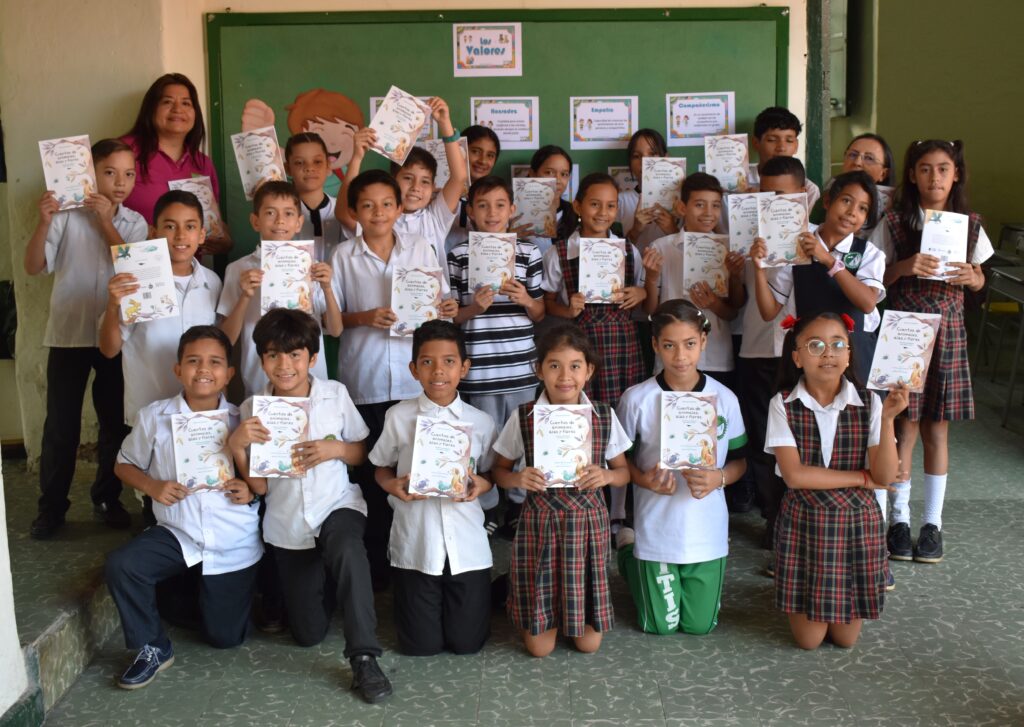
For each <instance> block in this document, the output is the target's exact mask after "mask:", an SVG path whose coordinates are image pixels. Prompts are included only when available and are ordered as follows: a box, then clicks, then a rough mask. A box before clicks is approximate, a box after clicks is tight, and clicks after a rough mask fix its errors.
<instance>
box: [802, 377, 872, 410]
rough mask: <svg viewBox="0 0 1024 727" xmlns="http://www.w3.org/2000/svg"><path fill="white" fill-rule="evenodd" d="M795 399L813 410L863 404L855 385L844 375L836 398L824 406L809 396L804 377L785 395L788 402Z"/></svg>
mask: <svg viewBox="0 0 1024 727" xmlns="http://www.w3.org/2000/svg"><path fill="white" fill-rule="evenodd" d="M796 399H799V400H800V402H801V403H802V404H803V405H804V406H806V407H807V408H808V409H810V410H811V411H815V412H822V413H824V412H829V411H842V410H843V409H845V408H846V407H847V406H864V401H863V400H862V399H861V398H860V394H858V393H857V387H856V386H854V385H853V382H852V381H850V380H849V379H848V378H846V377H845V376H844V377H843V385H842V386H841V387H840V389H839V393H838V394H836V398H835V399H833V400H832V401H831V402H830V403H829V404H827V405H826V406H822V405H821V404H820V403H818V400H817V399H815V398H814V397H813V396H811V394H810V392H808V391H807V388H806V387H805V386H804V377H803V376H801V377H800V381H798V382H797V384H796V386H795V387H794V388H793V391H791V392H790V394H789V396H787V397H786V403H787V404H789V403H791V402H793V401H795V400H796Z"/></svg>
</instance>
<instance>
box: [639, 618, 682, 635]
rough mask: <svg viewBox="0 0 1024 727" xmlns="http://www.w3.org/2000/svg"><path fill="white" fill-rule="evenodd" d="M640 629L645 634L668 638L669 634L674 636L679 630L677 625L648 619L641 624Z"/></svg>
mask: <svg viewBox="0 0 1024 727" xmlns="http://www.w3.org/2000/svg"><path fill="white" fill-rule="evenodd" d="M640 628H642V629H643V631H644V633H645V634H654V635H655V636H668V635H669V634H674V633H675V632H676V631H678V630H679V624H678V623H668V622H667V621H658V620H655V619H650V620H648V621H646V622H644V623H641V624H640Z"/></svg>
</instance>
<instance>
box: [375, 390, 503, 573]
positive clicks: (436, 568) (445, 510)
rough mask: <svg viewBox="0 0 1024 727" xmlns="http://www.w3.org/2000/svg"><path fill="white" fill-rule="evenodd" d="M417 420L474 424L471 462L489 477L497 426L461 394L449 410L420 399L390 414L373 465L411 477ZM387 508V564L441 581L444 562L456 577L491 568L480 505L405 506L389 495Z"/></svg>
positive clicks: (436, 500) (435, 501) (436, 502)
mask: <svg viewBox="0 0 1024 727" xmlns="http://www.w3.org/2000/svg"><path fill="white" fill-rule="evenodd" d="M417 416H426V417H433V418H435V419H445V420H448V421H464V422H469V423H470V424H472V425H473V434H472V441H471V448H470V456H471V457H473V459H474V461H475V462H476V468H475V471H476V472H477V473H481V472H489V471H490V469H491V461H492V458H493V455H492V453H491V447H492V445H493V444H494V421H493V420H492V419H491V416H490V414H486V413H484V412H482V411H480V410H479V409H477V408H476V407H473V406H470V405H469V404H467V403H465V402H464V401H462V399H461V398H459V396H458V395H457V394H456V396H455V400H454V401H453V402H452V403H451V404H449V405H448V406H438V405H437V404H435V403H434V402H432V401H431V400H430V399H428V398H427V395H426V394H420V395H419V396H417V397H416V398H415V399H406V400H405V401H400V402H398V403H397V404H395V405H394V406H393V407H391V408H390V409H388V411H387V414H386V415H385V416H384V430H383V431H382V432H381V435H380V439H378V440H377V444H376V445H374V447H373V451H372V452H370V461H371V462H373V464H375V465H376V466H377V467H394V468H395V474H397V475H398V476H399V477H403V476H405V475H407V474H409V471H410V470H411V469H412V450H413V440H414V439H415V436H416V417H417ZM388 503H390V505H391V508H392V509H393V510H394V511H395V516H394V520H393V521H392V523H391V540H390V544H389V545H388V559H389V560H390V561H391V565H392V566H394V567H395V568H404V569H406V570H415V571H419V572H420V573H426V574H427V575H430V576H439V575H441V574H443V573H444V563H445V559H446V558H447V560H448V564H449V568H450V569H451V573H452V575H453V576H457V575H458V574H460V573H466V572H467V571H475V570H482V569H484V568H490V567H491V546H490V545H489V544H488V541H487V531H486V530H484V510H483V508H482V507H481V506H480V500H479V499H477V500H473V501H472V502H455V501H454V500H451V499H449V498H447V497H429V498H427V499H426V500H414V501H412V502H403V501H402V500H400V499H398V498H397V497H395V496H394V495H388Z"/></svg>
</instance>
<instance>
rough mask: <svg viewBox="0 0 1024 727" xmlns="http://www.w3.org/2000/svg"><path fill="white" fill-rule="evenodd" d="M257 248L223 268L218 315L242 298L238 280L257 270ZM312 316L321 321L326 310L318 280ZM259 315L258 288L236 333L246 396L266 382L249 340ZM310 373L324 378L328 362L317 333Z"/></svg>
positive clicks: (261, 387) (230, 308) (230, 309)
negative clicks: (316, 354) (222, 288)
mask: <svg viewBox="0 0 1024 727" xmlns="http://www.w3.org/2000/svg"><path fill="white" fill-rule="evenodd" d="M260 250H261V246H260V245H257V246H256V249H255V250H253V251H252V252H251V253H249V254H248V255H246V256H245V257H240V258H238V259H237V260H235V261H234V262H233V263H231V264H230V265H228V267H227V270H225V271H224V290H223V292H221V295H220V302H219V303H218V304H217V315H218V316H221V317H222V318H227V317H228V315H229V314H230V313H231V311H232V310H233V309H234V307H235V304H236V303H238V299H239V298H241V297H242V288H241V287H240V286H239V285H238V280H239V278H241V276H242V273H244V272H245V271H246V270H259V269H260ZM312 288H313V317H314V318H315V319H316V322H317V323H318V324H321V326H322V324H323V317H324V314H325V313H326V312H327V299H326V298H325V297H324V290H323V288H321V287H320V284H319V283H315V284H314V285H313V286H312ZM261 317H262V316H261V315H260V292H259V290H257V291H256V293H255V294H254V295H253V296H252V298H250V299H249V305H248V307H247V308H246V309H245V320H244V321H242V332H241V333H240V334H239V336H238V341H237V342H236V344H235V345H236V346H238V361H239V368H241V370H242V371H241V373H242V383H243V384H245V395H246V396H252V395H253V394H255V393H256V392H257V391H262V390H263V388H264V387H265V386H266V385H267V383H269V379H267V375H266V374H265V373H263V362H262V361H260V357H259V354H257V353H256V344H255V343H253V342H252V332H253V330H254V329H255V328H256V324H257V323H259V320H260V318H261ZM310 373H311V374H312V375H313V376H315V377H317V378H319V379H326V378H327V362H326V359H325V358H324V334H323V333H322V332H321V334H320V352H319V355H318V356H317V357H316V363H315V364H313V368H312V369H310Z"/></svg>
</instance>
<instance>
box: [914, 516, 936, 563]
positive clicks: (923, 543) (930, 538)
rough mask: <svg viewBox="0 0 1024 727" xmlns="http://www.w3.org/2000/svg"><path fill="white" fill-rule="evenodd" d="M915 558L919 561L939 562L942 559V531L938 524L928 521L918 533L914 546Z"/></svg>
mask: <svg viewBox="0 0 1024 727" xmlns="http://www.w3.org/2000/svg"><path fill="white" fill-rule="evenodd" d="M914 560H915V561H917V562H918V563H938V562H939V561H940V560H942V532H941V531H940V530H939V528H938V526H936V525H932V524H931V523H928V524H927V525H925V526H924V527H923V528H921V532H920V533H918V535H917V545H915V546H914Z"/></svg>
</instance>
